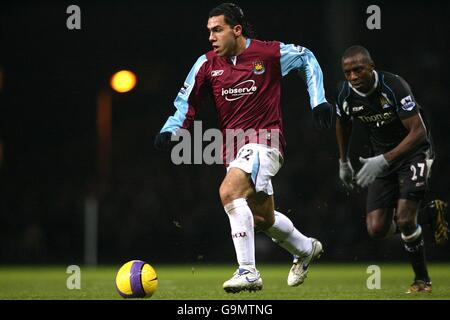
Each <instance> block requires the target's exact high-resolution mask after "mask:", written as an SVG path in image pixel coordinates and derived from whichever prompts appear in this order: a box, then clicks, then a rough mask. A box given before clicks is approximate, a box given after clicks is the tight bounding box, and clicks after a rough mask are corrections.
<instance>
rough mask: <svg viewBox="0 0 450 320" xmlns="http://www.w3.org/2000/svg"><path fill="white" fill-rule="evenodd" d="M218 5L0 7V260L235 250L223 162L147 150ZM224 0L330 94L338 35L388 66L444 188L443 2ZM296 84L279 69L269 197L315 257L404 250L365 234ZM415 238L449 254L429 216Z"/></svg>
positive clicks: (273, 252)
mask: <svg viewBox="0 0 450 320" xmlns="http://www.w3.org/2000/svg"><path fill="white" fill-rule="evenodd" d="M218 3H220V1H215V2H211V1H195V2H194V1H189V2H181V1H176V2H175V1H163V2H159V3H154V2H150V1H113V2H112V1H94V2H74V3H69V2H66V1H62V2H56V1H54V2H51V1H48V2H45V1H44V2H42V1H39V2H14V3H12V2H3V3H2V4H1V5H0V48H1V49H0V76H1V77H0V161H1V162H0V221H1V229H2V241H1V242H0V262H1V263H2V264H67V265H68V264H83V263H88V264H89V263H91V264H95V263H99V264H109V263H114V264H117V263H122V262H125V261H128V260H131V259H142V260H147V261H149V262H150V263H154V262H158V263H179V262H183V263H186V262H187V263H194V262H195V263H198V262H200V263H203V262H204V263H216V262H221V263H223V262H225V263H234V261H235V260H234V259H235V256H234V250H233V245H232V241H231V238H230V236H229V223H228V218H227V217H226V215H225V213H224V211H223V208H222V207H221V205H220V200H219V197H218V191H217V190H218V187H219V185H220V182H221V180H222V177H223V175H224V168H223V166H221V165H214V166H207V165H183V166H175V165H173V164H172V163H171V161H170V155H169V154H162V153H158V152H156V151H155V150H154V148H153V138H154V135H155V134H156V133H157V132H158V131H159V129H160V128H161V126H162V125H163V123H164V122H165V120H166V119H167V117H168V116H169V115H171V114H172V113H173V111H174V109H173V107H172V102H173V100H174V98H175V96H176V94H177V92H178V90H179V88H180V86H181V85H182V84H183V81H184V79H185V77H186V75H187V73H188V71H189V70H190V68H191V66H192V65H193V63H194V62H195V60H196V59H197V57H198V56H200V55H201V54H203V53H204V52H206V51H208V50H209V48H210V46H209V43H208V33H207V30H206V21H207V14H208V12H209V10H210V9H211V8H212V7H214V6H215V5H217V4H218ZM237 3H238V4H240V5H241V7H242V8H243V9H244V11H245V12H246V15H247V16H248V18H249V20H250V21H251V22H252V23H253V25H254V27H255V29H256V32H257V34H258V37H259V38H260V39H263V40H280V41H283V42H286V43H296V44H300V45H302V46H305V47H308V48H310V49H311V50H312V51H313V52H314V53H315V55H316V57H317V58H318V60H319V62H320V63H321V66H322V69H323V72H324V76H325V86H326V92H327V97H328V98H329V100H331V101H333V100H334V91H335V88H336V85H337V82H338V81H339V80H341V79H342V74H341V71H340V64H339V61H340V55H341V53H342V52H343V51H344V49H345V48H347V47H348V46H350V45H352V44H361V45H363V46H365V47H367V48H368V49H369V51H370V52H371V53H372V55H373V58H374V59H375V62H376V64H377V67H378V68H380V69H383V70H387V71H391V72H394V73H397V74H399V75H401V76H403V77H404V78H405V79H406V80H407V81H408V82H409V83H410V85H411V86H412V89H413V92H414V94H415V96H416V98H417V99H418V101H419V103H421V105H422V106H423V107H424V109H425V110H426V112H427V114H428V116H429V118H430V121H431V126H432V131H433V135H434V139H435V144H436V151H437V161H436V162H435V165H434V168H433V171H434V172H433V177H432V181H431V186H432V189H433V190H434V191H435V192H437V194H438V195H439V196H440V197H442V198H443V199H445V200H447V201H448V200H449V191H450V182H449V179H448V178H449V177H450V167H449V163H450V156H449V155H450V144H449V140H448V139H449V136H450V129H449V125H448V124H449V121H448V116H449V111H448V101H449V95H448V79H447V73H448V71H449V59H448V57H449V49H450V45H449V37H448V18H449V4H448V2H445V1H442V2H439V1H420V2H419V1H416V2H411V1H395V2H394V1H389V2H388V1H385V2H381V1H370V2H368V1H357V0H347V1H325V0H322V1H302V2H298V1H291V2H288V1H281V2H280V1H277V2H275V3H274V2H267V3H258V2H256V1H253V2H252V1H238V2H237ZM70 4H77V5H79V6H80V8H81V27H82V28H81V30H68V29H67V28H66V19H67V18H68V16H69V15H68V14H67V13H66V8H67V7H68V6H69V5H70ZM371 4H378V5H379V6H380V8H381V27H382V28H381V30H368V29H367V28H366V19H367V18H368V17H369V14H367V13H366V8H367V7H368V6H369V5H371ZM121 69H129V70H132V71H133V72H135V73H136V75H137V77H138V83H137V86H136V88H135V89H134V90H133V91H131V92H129V93H125V94H119V93H112V92H111V93H110V97H111V103H112V109H111V110H112V121H111V153H110V155H109V156H108V154H106V158H105V159H110V167H109V166H108V163H107V162H103V163H102V164H101V165H98V154H99V153H101V152H99V148H100V147H101V144H100V143H99V140H98V135H97V124H96V121H97V100H98V97H99V94H100V93H101V92H104V90H108V89H107V88H108V86H109V79H110V77H111V76H112V74H113V73H114V72H116V71H119V70H121ZM304 88H305V86H304V83H303V82H302V80H301V79H300V78H298V77H297V76H296V75H294V74H291V75H289V76H288V77H287V78H285V79H284V88H283V97H282V99H283V100H282V102H283V108H284V120H285V130H286V136H287V141H288V146H287V153H286V161H285V165H284V167H283V168H282V170H281V171H280V173H279V174H278V175H277V176H276V178H275V179H274V186H275V192H276V193H275V196H276V201H277V206H278V208H279V209H280V210H281V211H282V212H285V213H286V214H287V215H288V216H289V217H290V218H291V219H293V221H294V222H295V224H296V225H297V226H298V227H299V228H300V230H302V231H303V232H304V233H306V234H308V235H311V236H315V237H317V238H319V239H321V241H322V242H323V243H324V245H325V249H326V254H325V255H324V256H323V261H325V262H326V261H329V262H340V261H342V262H353V261H372V262H373V261H405V262H406V256H405V255H404V252H403V248H402V245H401V243H400V241H399V239H398V238H394V239H392V240H389V241H382V242H376V241H373V240H371V239H369V238H368V236H367V233H366V230H365V222H364V221H365V220H364V212H365V192H364V191H360V192H357V193H353V194H348V193H347V192H346V191H345V190H344V189H343V188H342V187H341V185H340V183H339V178H338V158H337V146H336V143H335V137H334V131H333V130H331V131H328V132H319V131H316V130H314V129H313V128H312V121H311V112H310V110H309V106H308V105H309V104H308V97H307V92H306V90H305V89H304ZM199 120H202V121H203V128H204V129H207V128H211V127H215V125H216V116H215V110H214V109H213V107H212V105H211V104H208V105H206V106H205V108H203V110H202V112H201V113H200V116H199ZM354 138H355V139H357V140H358V142H359V143H360V146H359V147H357V148H353V152H352V159H353V163H354V166H355V167H357V168H359V165H358V164H357V162H356V159H357V157H358V156H359V155H363V156H364V155H367V153H368V147H367V143H366V139H365V138H364V136H362V135H361V134H356V135H354ZM102 150H104V149H102ZM100 151H101V150H100ZM105 152H106V151H105ZM103 155H105V154H103ZM108 168H109V169H108ZM355 169H356V168H355ZM86 199H97V200H98V228H94V229H96V230H97V231H98V233H97V235H98V246H97V249H95V248H94V249H93V250H94V254H93V255H88V256H86V254H85V248H84V246H85V238H86V234H85V222H86V221H85V211H86V208H85V207H86V203H89V202H86ZM94 236H95V234H94ZM256 238H257V239H256V241H257V261H259V262H277V261H288V260H289V259H290V258H289V256H288V254H287V253H286V252H284V251H283V250H281V249H280V248H278V247H277V246H276V245H274V244H272V243H271V241H270V240H269V239H267V238H266V237H265V236H261V235H259V236H257V237H256ZM426 238H427V240H429V241H428V243H427V254H428V260H429V261H450V251H449V250H448V247H446V248H435V246H434V245H433V244H432V238H431V235H430V232H429V229H428V228H426ZM95 253H97V254H95Z"/></svg>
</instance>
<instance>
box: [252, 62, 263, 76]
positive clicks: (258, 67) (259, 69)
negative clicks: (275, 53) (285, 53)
mask: <svg viewBox="0 0 450 320" xmlns="http://www.w3.org/2000/svg"><path fill="white" fill-rule="evenodd" d="M265 71H266V67H265V66H264V62H262V61H256V62H253V73H254V74H263V73H264V72H265Z"/></svg>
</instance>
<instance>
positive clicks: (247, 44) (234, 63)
mask: <svg viewBox="0 0 450 320" xmlns="http://www.w3.org/2000/svg"><path fill="white" fill-rule="evenodd" d="M251 42H252V39H250V38H247V40H245V49H247V48H248V47H249V46H250V43H251ZM230 60H231V63H233V65H236V62H237V56H232V57H231V58H230Z"/></svg>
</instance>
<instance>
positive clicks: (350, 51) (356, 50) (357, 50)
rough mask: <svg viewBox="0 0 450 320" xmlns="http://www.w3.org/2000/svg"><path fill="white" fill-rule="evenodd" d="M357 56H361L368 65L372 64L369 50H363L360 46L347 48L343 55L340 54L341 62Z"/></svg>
mask: <svg viewBox="0 0 450 320" xmlns="http://www.w3.org/2000/svg"><path fill="white" fill-rule="evenodd" d="M358 54H361V55H363V56H364V57H365V58H366V59H367V61H368V62H369V63H372V64H373V60H372V57H371V56H370V52H369V50H367V49H366V48H364V47H363V46H360V45H354V46H351V47H349V48H347V49H346V50H345V51H344V53H343V54H342V60H344V59H347V58H351V57H354V56H356V55H358Z"/></svg>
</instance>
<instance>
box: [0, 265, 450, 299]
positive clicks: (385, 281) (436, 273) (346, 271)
mask: <svg viewBox="0 0 450 320" xmlns="http://www.w3.org/2000/svg"><path fill="white" fill-rule="evenodd" d="M152 265H153V267H154V268H155V269H156V272H157V274H158V279H159V284H158V288H157V290H156V292H155V294H154V295H153V297H151V300H260V299H261V300H316V299H319V300H330V299H331V300H335V299H338V300H368V299H370V300H391V299H393V300H403V299H406V300H415V299H421V300H436V299H438V300H443V299H444V300H450V263H441V264H429V272H430V275H431V277H432V280H433V293H432V294H415V295H409V294H406V293H405V291H406V289H407V288H408V286H409V285H410V283H411V282H412V277H413V275H412V274H413V273H412V270H411V267H410V266H409V265H408V264H379V267H380V271H381V288H380V289H368V288H367V281H368V278H369V277H370V276H371V274H369V273H367V268H368V266H369V263H367V264H320V263H318V264H317V265H312V266H311V269H310V271H309V275H308V278H307V279H306V281H305V283H304V284H303V285H301V286H299V287H296V288H291V287H288V286H287V284H286V278H287V274H288V271H289V268H290V265H288V264H286V265H268V264H261V265H259V266H258V268H259V271H260V272H261V275H262V278H263V282H264V289H263V290H262V291H260V292H255V293H247V292H244V293H237V294H227V293H225V292H224V291H223V290H222V283H223V281H225V280H227V279H228V278H230V277H231V275H232V274H233V272H234V268H235V266H234V265H231V264H230V265H227V266H225V265H206V264H204V265H194V266H190V265H156V264H152ZM119 267H120V266H119V265H118V266H102V267H83V266H81V282H80V283H81V288H80V289H72V290H69V289H68V288H67V286H66V282H67V280H68V278H69V277H70V274H67V273H66V268H67V267H66V266H51V267H44V266H42V267H37V266H33V267H18V266H15V267H6V266H3V267H0V299H1V300H4V299H8V300H16V299H19V300H29V299H44V300H53V299H57V300H115V299H119V300H123V298H122V297H121V296H119V294H118V293H117V291H116V288H115V276H116V272H117V270H118V269H119Z"/></svg>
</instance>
